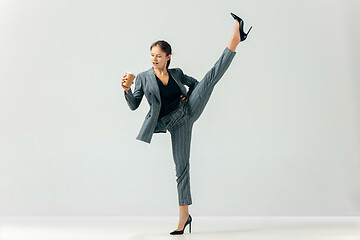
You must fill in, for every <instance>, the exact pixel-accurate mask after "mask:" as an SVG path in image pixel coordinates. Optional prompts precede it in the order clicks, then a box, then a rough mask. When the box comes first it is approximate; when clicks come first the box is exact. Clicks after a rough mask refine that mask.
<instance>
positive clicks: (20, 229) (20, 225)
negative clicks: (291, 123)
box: [0, 215, 360, 240]
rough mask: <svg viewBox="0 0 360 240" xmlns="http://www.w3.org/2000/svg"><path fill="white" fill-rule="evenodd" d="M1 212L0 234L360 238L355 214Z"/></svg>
mask: <svg viewBox="0 0 360 240" xmlns="http://www.w3.org/2000/svg"><path fill="white" fill-rule="evenodd" d="M191 216H192V217H193V222H192V229H191V230H192V231H191V233H189V228H188V227H189V226H187V227H186V229H185V233H184V234H183V235H176V236H175V235H170V234H169V233H170V232H171V231H173V230H175V229H176V227H177V223H178V222H177V220H178V219H177V217H0V240H28V239H29V240H30V239H31V240H60V239H61V240H65V239H66V240H78V239H81V240H85V239H86V240H95V239H96V240H100V239H101V240H115V239H117V240H150V239H154V240H155V239H156V240H162V239H192V240H198V239H201V240H205V239H206V240H212V239H214V240H215V239H216V240H228V239H229V240H230V239H231V240H235V239H236V240H264V239H266V240H272V239H274V240H295V239H296V240H300V239H301V240H302V239H304V240H305V239H306V240H320V239H321V240H335V239H336V240H355V239H357V240H360V217H218V216H214V217H203V216H196V215H195V216H193V215H191Z"/></svg>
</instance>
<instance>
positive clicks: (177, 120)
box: [160, 48, 236, 206]
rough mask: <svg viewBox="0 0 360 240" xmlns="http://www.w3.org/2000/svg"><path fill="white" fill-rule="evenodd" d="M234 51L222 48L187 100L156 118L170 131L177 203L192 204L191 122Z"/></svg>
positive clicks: (201, 108) (193, 121)
mask: <svg viewBox="0 0 360 240" xmlns="http://www.w3.org/2000/svg"><path fill="white" fill-rule="evenodd" d="M235 54H236V52H232V51H230V50H229V49H228V48H225V50H224V51H223V53H222V55H221V56H220V58H219V59H218V60H217V62H216V63H215V65H214V66H213V67H212V68H211V69H210V70H209V71H208V72H207V73H206V74H205V76H204V78H203V79H202V80H201V81H200V82H199V84H198V85H197V86H196V88H195V89H194V90H193V92H192V93H191V94H190V96H189V100H188V101H187V102H186V101H185V100H182V99H180V104H179V106H178V108H177V109H175V110H174V111H172V112H171V113H169V114H167V115H165V116H163V117H162V118H161V119H160V120H161V121H163V123H164V124H165V125H166V126H167V129H168V130H169V132H170V134H171V143H172V151H173V158H174V163H175V169H176V177H177V178H176V182H177V190H178V202H179V206H181V205H191V204H192V198H191V192H190V163H189V159H190V145H191V134H192V128H193V125H194V123H195V121H196V120H197V119H198V118H199V117H200V115H201V113H202V112H203V110H204V108H205V106H206V104H207V102H208V101H209V98H210V96H211V93H212V92H213V90H214V87H215V85H216V83H217V82H218V81H219V80H220V78H221V77H222V76H223V75H224V73H225V71H226V70H227V69H228V67H229V65H230V63H231V62H232V59H233V58H234V56H235Z"/></svg>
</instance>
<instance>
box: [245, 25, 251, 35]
mask: <svg viewBox="0 0 360 240" xmlns="http://www.w3.org/2000/svg"><path fill="white" fill-rule="evenodd" d="M251 29H252V26H251V27H250V29H249V30H248V31H247V33H246V35H248V34H249V32H250V30H251Z"/></svg>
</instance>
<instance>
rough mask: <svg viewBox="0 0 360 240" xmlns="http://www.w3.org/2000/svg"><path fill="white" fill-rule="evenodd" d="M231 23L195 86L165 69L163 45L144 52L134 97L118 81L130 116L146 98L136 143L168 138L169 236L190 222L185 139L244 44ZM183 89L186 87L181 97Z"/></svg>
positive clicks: (167, 51)
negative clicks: (174, 200) (174, 195)
mask: <svg viewBox="0 0 360 240" xmlns="http://www.w3.org/2000/svg"><path fill="white" fill-rule="evenodd" d="M231 15H232V16H233V18H234V19H235V20H236V21H235V26H234V31H233V34H232V36H231V38H230V42H229V44H228V46H227V47H226V48H225V49H224V51H223V53H222V55H221V56H220V58H219V59H218V60H217V62H216V63H215V65H214V66H213V67H212V68H211V69H210V70H209V71H208V72H207V73H206V75H205V76H204V78H203V79H202V80H201V81H200V82H199V81H197V80H196V79H195V78H193V77H191V76H188V75H186V74H184V73H183V72H182V70H181V69H180V68H168V67H169V64H170V60H171V46H170V45H169V44H168V43H167V42H166V41H163V40H159V41H157V42H155V43H153V44H152V45H151V47H150V51H151V62H152V67H151V68H150V69H149V70H147V71H145V72H142V73H139V74H138V75H137V77H136V81H135V89H134V92H132V91H131V88H130V87H126V86H124V82H125V81H126V79H127V78H126V74H125V75H124V77H123V79H122V84H121V85H122V87H123V88H124V95H125V99H126V101H127V103H128V105H129V107H130V109H131V110H135V109H137V108H138V106H139V105H140V102H141V100H142V98H143V95H145V96H146V98H147V100H148V102H149V104H150V110H149V112H148V114H147V115H146V117H145V120H144V123H143V125H142V127H141V129H140V132H139V134H138V136H137V139H138V140H141V141H144V142H147V143H150V142H151V138H152V135H153V133H166V131H167V130H168V131H169V132H170V134H171V142H172V151H173V159H174V163H175V166H176V168H175V169H176V177H177V179H176V181H177V190H178V201H179V210H180V214H179V224H178V227H177V229H176V230H174V231H173V232H171V233H170V234H172V235H174V234H183V232H184V229H185V227H186V226H187V225H188V224H190V229H189V232H191V221H192V218H191V216H190V214H189V211H188V205H191V204H192V198H191V192H190V174H189V169H190V165H189V158H190V143H191V133H192V127H193V124H194V122H195V121H196V120H197V119H198V118H199V117H200V115H201V113H202V112H203V110H204V108H205V106H206V104H207V102H208V100H209V98H210V95H211V93H212V91H213V89H214V86H215V85H216V83H217V82H218V81H219V80H220V78H221V77H222V76H223V74H224V73H225V71H226V70H227V68H228V67H229V65H230V63H231V61H232V59H233V58H234V56H235V54H236V52H235V50H236V47H237V45H238V44H239V43H240V42H241V41H243V40H245V39H246V37H247V34H248V33H249V32H250V30H251V28H252V27H251V28H250V29H249V30H248V32H247V33H246V34H245V33H244V31H243V24H244V23H243V20H242V19H241V18H239V17H238V16H236V15H235V14H233V13H231ZM184 85H187V86H188V87H189V91H188V92H187V91H186V88H185V87H184Z"/></svg>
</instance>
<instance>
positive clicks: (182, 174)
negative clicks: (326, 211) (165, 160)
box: [169, 120, 193, 231]
mask: <svg viewBox="0 0 360 240" xmlns="http://www.w3.org/2000/svg"><path fill="white" fill-rule="evenodd" d="M192 127H193V124H192V123H191V122H189V121H188V120H186V121H183V122H182V123H181V124H180V125H177V126H175V127H173V128H169V132H170V134H171V143H172V151H173V158H174V163H175V170H176V182H177V191H178V202H179V217H180V218H179V225H178V228H177V231H178V230H182V228H183V227H184V225H185V222H186V220H187V218H188V216H189V211H188V205H191V204H192V198H191V191H190V161H189V160H190V146H191V134H192Z"/></svg>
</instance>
